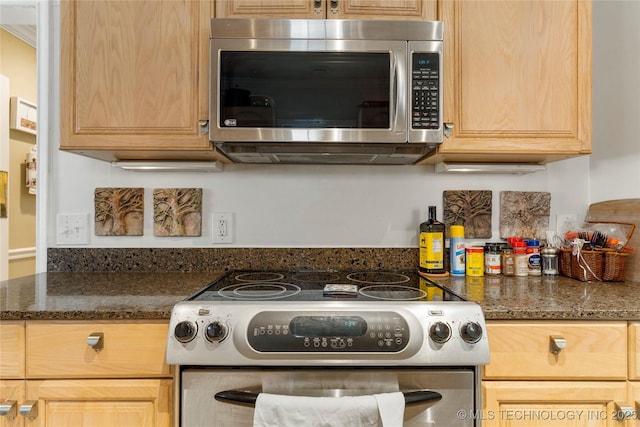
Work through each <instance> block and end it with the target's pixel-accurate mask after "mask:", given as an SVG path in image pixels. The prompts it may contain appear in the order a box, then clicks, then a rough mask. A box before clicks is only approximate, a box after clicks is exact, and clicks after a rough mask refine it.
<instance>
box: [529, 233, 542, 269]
mask: <svg viewBox="0 0 640 427" xmlns="http://www.w3.org/2000/svg"><path fill="white" fill-rule="evenodd" d="M527 264H528V268H529V276H540V275H541V274H542V266H541V265H540V241H539V240H527Z"/></svg>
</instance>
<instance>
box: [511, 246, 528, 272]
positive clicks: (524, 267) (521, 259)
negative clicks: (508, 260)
mask: <svg viewBox="0 0 640 427" xmlns="http://www.w3.org/2000/svg"><path fill="white" fill-rule="evenodd" d="M513 256H514V259H515V261H514V265H515V275H516V276H528V275H529V262H528V260H527V244H526V243H525V242H523V241H521V240H520V241H515V242H513Z"/></svg>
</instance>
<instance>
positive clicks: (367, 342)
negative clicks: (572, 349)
mask: <svg viewBox="0 0 640 427" xmlns="http://www.w3.org/2000/svg"><path fill="white" fill-rule="evenodd" d="M485 330H486V327H485V322H484V317H483V314H482V310H481V308H480V306H478V305H477V304H476V303H473V302H470V301H465V300H464V299H463V298H462V297H460V296H459V295H456V294H455V293H453V292H451V291H449V290H447V289H445V288H442V287H439V286H437V285H436V284H435V283H433V282H431V281H429V280H427V279H424V278H422V277H420V276H419V275H418V274H417V273H416V272H413V271H411V272H409V271H355V272H344V271H272V272H265V271H262V272H260V271H232V272H229V273H227V274H226V275H224V276H223V277H221V278H220V279H218V280H216V281H214V282H213V283H211V284H210V285H209V286H207V287H205V288H203V289H202V290H200V291H199V292H197V293H196V294H194V295H193V296H191V297H189V298H188V299H187V300H185V301H182V302H179V303H178V304H177V305H176V306H175V307H174V309H173V311H172V314H171V320H170V326H169V335H168V340H167V361H168V363H170V364H175V365H178V366H177V381H178V384H179V385H178V387H177V393H176V394H177V396H178V400H179V402H178V405H179V411H178V412H179V414H180V415H179V418H180V425H181V426H182V427H195V426H198V427H199V426H205V425H206V426H230V425H233V426H251V425H252V417H253V408H252V405H253V404H254V403H255V401H256V399H257V396H258V394H259V393H261V392H268V393H274V394H283V395H302V396H344V395H369V394H374V393H382V392H397V391H402V392H403V393H404V395H405V402H406V406H405V412H404V425H405V426H421V427H422V426H435V425H437V426H440V427H442V426H445V427H446V426H452V427H453V426H478V425H479V423H480V421H479V419H478V418H480V417H478V415H479V410H480V408H481V406H480V399H481V398H480V370H479V369H480V366H481V365H483V364H486V363H488V359H489V350H488V342H487V337H486V334H485Z"/></svg>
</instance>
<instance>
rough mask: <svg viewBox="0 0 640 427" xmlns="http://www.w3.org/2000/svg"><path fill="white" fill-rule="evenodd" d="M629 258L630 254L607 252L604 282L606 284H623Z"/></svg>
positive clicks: (603, 275) (603, 274)
mask: <svg viewBox="0 0 640 427" xmlns="http://www.w3.org/2000/svg"><path fill="white" fill-rule="evenodd" d="M628 256H629V254H627V253H624V252H605V253H604V272H603V273H602V280H604V281H605V282H623V281H624V266H625V261H626V259H627V257H628Z"/></svg>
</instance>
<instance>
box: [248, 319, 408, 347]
mask: <svg viewBox="0 0 640 427" xmlns="http://www.w3.org/2000/svg"><path fill="white" fill-rule="evenodd" d="M409 337H410V336H409V325H408V324H407V321H406V320H405V319H404V317H403V316H402V315H400V314H398V313H396V312H394V311H381V312H371V311H349V312H326V311H323V312H304V313H296V312H285V311H262V312H260V313H257V314H256V315H254V316H253V317H252V318H251V320H250V321H249V325H248V328H247V341H248V343H249V345H250V346H251V347H252V348H253V349H254V350H255V351H259V352H264V353H269V352H305V353H316V352H347V353H348V352H376V353H380V352H399V351H402V350H403V349H404V348H405V347H406V346H407V344H408V342H409Z"/></svg>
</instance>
